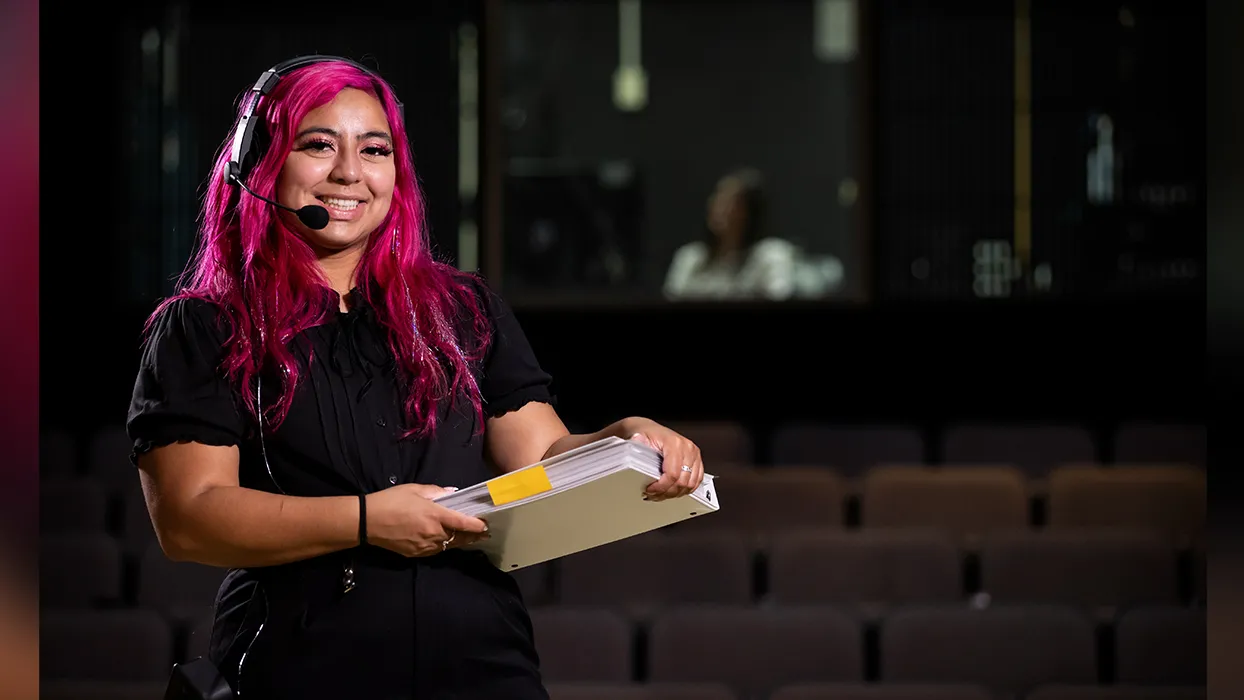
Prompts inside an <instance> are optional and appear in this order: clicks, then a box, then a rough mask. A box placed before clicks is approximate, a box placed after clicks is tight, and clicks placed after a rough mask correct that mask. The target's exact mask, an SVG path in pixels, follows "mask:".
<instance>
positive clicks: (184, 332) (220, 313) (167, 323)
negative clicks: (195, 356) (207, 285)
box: [144, 296, 230, 352]
mask: <svg viewBox="0 0 1244 700" xmlns="http://www.w3.org/2000/svg"><path fill="white" fill-rule="evenodd" d="M229 336H230V324H229V319H228V314H227V313H226V312H225V311H224V307H223V306H222V305H220V304H218V303H217V302H214V301H210V300H208V299H205V298H203V297H190V296H182V297H176V298H173V299H169V300H166V301H164V302H162V303H161V304H160V305H159V306H158V307H156V310H155V311H154V312H153V313H152V316H151V319H150V321H149V323H148V327H147V335H146V339H145V341H144V344H145V345H146V346H147V348H148V352H151V351H153V350H157V349H159V348H161V347H166V346H168V345H170V344H173V345H185V346H189V347H197V348H201V349H209V350H216V351H218V350H219V349H220V348H221V347H222V346H223V345H224V344H225V343H226V342H227V340H228V338H229Z"/></svg>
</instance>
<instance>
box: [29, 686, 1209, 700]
mask: <svg viewBox="0 0 1244 700" xmlns="http://www.w3.org/2000/svg"><path fill="white" fill-rule="evenodd" d="M548 691H549V700H749V698H748V697H747V696H745V695H743V694H740V693H737V692H735V691H734V690H732V689H730V687H729V686H725V685H721V684H719V683H551V684H549V685H548ZM40 697H41V698H42V699H43V700H161V699H162V698H163V697H164V686H163V685H162V684H158V683H97V682H85V683H83V682H75V681H67V682H66V681H61V682H54V683H48V684H44V685H43V688H42V692H41V693H40ZM1206 697H1207V696H1206V690H1205V688H1204V687H1178V686H1176V687H1163V688H1158V687H1144V686H1135V685H1048V686H1042V687H1039V688H1035V689H1033V691H1032V692H1030V693H1027V694H1025V695H1023V696H1022V697H1015V696H1011V697H1008V698H1007V700H1205V699H1206ZM750 700H760V699H759V698H753V699H750ZM767 700H1003V697H1000V696H999V695H998V694H995V693H991V692H989V690H988V689H986V688H982V687H980V686H974V685H970V684H964V683H957V684H952V683H940V684H916V683H895V684H889V683H886V684H863V683H798V684H791V685H787V686H782V687H780V688H778V689H777V690H775V691H774V692H773V693H770V694H768V695H767Z"/></svg>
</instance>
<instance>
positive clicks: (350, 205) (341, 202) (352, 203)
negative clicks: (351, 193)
mask: <svg viewBox="0 0 1244 700" xmlns="http://www.w3.org/2000/svg"><path fill="white" fill-rule="evenodd" d="M320 199H321V200H322V201H323V202H324V203H325V204H327V205H328V206H330V207H332V208H334V209H341V210H343V211H350V210H351V209H354V208H355V207H357V206H358V205H359V202H358V200H357V199H334V198H332V197H321V198H320Z"/></svg>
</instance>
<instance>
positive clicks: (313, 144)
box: [298, 140, 333, 153]
mask: <svg viewBox="0 0 1244 700" xmlns="http://www.w3.org/2000/svg"><path fill="white" fill-rule="evenodd" d="M332 147H333V144H331V143H329V142H328V141H324V140H315V141H308V142H306V143H304V144H303V145H302V146H300V147H299V148H298V150H300V151H314V152H316V153H323V152H324V151H328V150H331V149H332Z"/></svg>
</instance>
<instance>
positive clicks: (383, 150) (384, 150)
mask: <svg viewBox="0 0 1244 700" xmlns="http://www.w3.org/2000/svg"><path fill="white" fill-rule="evenodd" d="M363 152H364V153H366V154H367V155H369V156H376V157H378V158H384V157H385V156H388V155H392V153H393V149H392V148H389V147H388V146H368V147H367V148H364V149H363Z"/></svg>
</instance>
